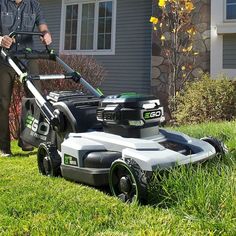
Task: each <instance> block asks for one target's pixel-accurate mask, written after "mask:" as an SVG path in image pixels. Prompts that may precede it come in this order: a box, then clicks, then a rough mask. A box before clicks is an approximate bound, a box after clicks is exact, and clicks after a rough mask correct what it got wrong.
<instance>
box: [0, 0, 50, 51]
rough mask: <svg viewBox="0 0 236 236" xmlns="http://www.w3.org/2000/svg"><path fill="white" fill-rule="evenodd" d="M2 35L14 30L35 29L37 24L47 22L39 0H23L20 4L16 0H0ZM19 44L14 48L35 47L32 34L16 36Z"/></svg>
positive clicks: (0, 31)
mask: <svg viewBox="0 0 236 236" xmlns="http://www.w3.org/2000/svg"><path fill="white" fill-rule="evenodd" d="M0 12H1V19H0V35H8V34H9V33H11V32H12V31H30V32H32V31H34V30H35V26H39V25H40V24H46V21H45V18H44V16H43V13H42V11H41V8H40V3H39V1H38V0H22V2H21V3H20V5H19V6H17V4H16V3H15V0H0ZM16 41H17V44H14V45H13V46H12V50H16V48H17V49H23V48H26V47H31V48H32V47H33V38H32V36H20V35H18V36H17V38H16Z"/></svg>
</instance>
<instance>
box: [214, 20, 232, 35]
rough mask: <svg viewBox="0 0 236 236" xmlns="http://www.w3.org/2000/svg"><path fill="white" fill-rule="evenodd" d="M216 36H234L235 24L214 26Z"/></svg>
mask: <svg viewBox="0 0 236 236" xmlns="http://www.w3.org/2000/svg"><path fill="white" fill-rule="evenodd" d="M216 28H217V34H236V22H235V21H234V22H232V21H231V22H225V23H223V24H218V25H216Z"/></svg>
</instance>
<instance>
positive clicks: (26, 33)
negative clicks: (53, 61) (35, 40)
mask: <svg viewBox="0 0 236 236" xmlns="http://www.w3.org/2000/svg"><path fill="white" fill-rule="evenodd" d="M16 35H30V36H39V37H43V35H44V34H43V33H42V32H30V31H12V32H11V33H10V34H9V37H10V38H14V37H15V36H16ZM45 48H46V50H47V52H49V53H50V52H51V49H50V48H49V46H48V45H45Z"/></svg>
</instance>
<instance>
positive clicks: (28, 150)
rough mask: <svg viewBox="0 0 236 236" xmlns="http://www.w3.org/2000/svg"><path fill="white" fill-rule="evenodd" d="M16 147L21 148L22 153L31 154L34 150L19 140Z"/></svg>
mask: <svg viewBox="0 0 236 236" xmlns="http://www.w3.org/2000/svg"><path fill="white" fill-rule="evenodd" d="M18 146H19V147H21V149H22V151H25V152H31V151H33V150H34V147H33V146H32V145H30V144H28V143H26V142H24V141H23V140H21V139H20V140H19V141H18Z"/></svg>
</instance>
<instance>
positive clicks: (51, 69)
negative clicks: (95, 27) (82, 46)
mask: <svg viewBox="0 0 236 236" xmlns="http://www.w3.org/2000/svg"><path fill="white" fill-rule="evenodd" d="M61 59H62V60H63V61H64V62H65V63H66V64H68V65H69V66H70V67H71V68H73V69H74V70H75V71H78V72H79V73H80V74H81V75H82V76H83V78H84V79H86V81H87V82H89V83H90V84H91V85H92V86H94V87H95V88H97V87H98V86H99V85H100V84H101V82H102V80H103V79H104V74H105V71H104V69H103V67H102V66H101V65H99V64H98V63H97V62H96V60H95V59H94V58H92V57H87V56H79V55H70V56H69V55H62V56H61ZM38 63H39V69H40V74H48V75H50V74H62V73H64V70H63V68H62V67H61V66H60V65H59V64H58V63H56V62H54V61H49V60H38ZM42 89H43V93H44V94H47V93H48V92H50V91H62V90H63V91H65V90H78V89H79V90H82V91H83V88H82V86H81V85H80V84H76V83H75V82H74V81H72V80H47V81H42ZM83 92H86V91H83ZM23 96H24V91H23V88H22V85H21V83H20V82H19V81H18V80H17V79H16V82H15V85H14V89H13V94H12V102H11V106H10V109H9V118H10V119H9V120H10V122H9V126H10V133H11V138H12V139H17V138H18V130H19V116H20V113H21V98H22V97H23Z"/></svg>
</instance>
